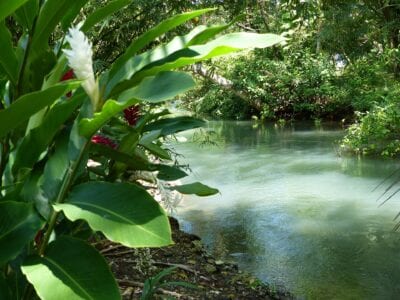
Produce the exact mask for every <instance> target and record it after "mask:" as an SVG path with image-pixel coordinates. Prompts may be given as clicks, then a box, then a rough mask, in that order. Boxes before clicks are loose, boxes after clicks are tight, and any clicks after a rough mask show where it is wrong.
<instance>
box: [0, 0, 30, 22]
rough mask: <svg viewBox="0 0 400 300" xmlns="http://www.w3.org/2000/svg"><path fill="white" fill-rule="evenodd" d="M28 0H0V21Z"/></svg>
mask: <svg viewBox="0 0 400 300" xmlns="http://www.w3.org/2000/svg"><path fill="white" fill-rule="evenodd" d="M27 1H28V0H11V1H10V0H0V21H2V20H4V19H5V18H6V17H7V16H9V15H11V14H12V13H13V12H14V11H15V10H17V9H18V7H20V6H21V5H23V4H24V3H25V2H27Z"/></svg>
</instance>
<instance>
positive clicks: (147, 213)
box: [53, 182, 172, 247]
mask: <svg viewBox="0 0 400 300" xmlns="http://www.w3.org/2000/svg"><path fill="white" fill-rule="evenodd" d="M53 207H54V209H55V210H56V211H61V210H62V211H63V212H64V214H65V215H66V217H67V218H68V219H70V220H71V221H76V220H80V219H82V220H85V221H86V222H87V223H88V224H89V226H90V227H91V228H92V229H93V230H96V231H101V232H103V234H104V235H105V236H106V237H107V238H108V239H110V240H111V241H114V242H118V243H121V244H123V245H125V246H128V247H161V246H166V245H169V244H171V243H172V240H171V230H170V226H169V221H168V217H167V215H166V214H165V211H164V210H163V209H162V208H161V207H160V205H159V204H158V203H157V201H155V200H154V199H153V198H152V197H151V196H150V195H149V194H148V193H147V192H146V191H145V190H144V189H143V188H141V187H139V186H136V185H133V184H127V183H107V182H90V183H85V184H82V185H78V186H76V187H75V188H74V189H73V190H72V192H71V193H70V195H69V197H68V198H67V200H66V202H65V203H62V204H55V205H54V206H53Z"/></svg>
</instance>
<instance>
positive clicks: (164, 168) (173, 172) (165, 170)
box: [156, 165, 188, 181]
mask: <svg viewBox="0 0 400 300" xmlns="http://www.w3.org/2000/svg"><path fill="white" fill-rule="evenodd" d="M156 168H157V170H158V171H159V172H158V175H157V178H158V179H161V180H167V181H171V180H178V179H181V178H183V177H186V176H187V175H188V174H187V173H186V172H184V171H182V170H181V169H180V168H179V167H175V166H168V165H156Z"/></svg>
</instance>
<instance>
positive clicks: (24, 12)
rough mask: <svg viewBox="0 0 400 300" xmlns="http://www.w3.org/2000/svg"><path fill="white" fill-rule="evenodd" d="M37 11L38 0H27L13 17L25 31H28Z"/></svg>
mask: <svg viewBox="0 0 400 300" xmlns="http://www.w3.org/2000/svg"><path fill="white" fill-rule="evenodd" d="M38 11H39V0H28V2H26V3H25V4H24V5H22V6H21V7H20V8H19V9H18V10H17V11H16V12H15V14H14V17H15V19H16V20H17V22H18V24H19V25H21V26H22V27H23V28H24V29H25V30H26V31H30V30H31V29H32V25H33V21H34V20H35V17H36V15H37V13H38Z"/></svg>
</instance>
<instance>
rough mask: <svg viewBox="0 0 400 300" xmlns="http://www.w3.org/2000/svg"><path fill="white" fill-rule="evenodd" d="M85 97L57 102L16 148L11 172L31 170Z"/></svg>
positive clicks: (80, 96)
mask: <svg viewBox="0 0 400 300" xmlns="http://www.w3.org/2000/svg"><path fill="white" fill-rule="evenodd" d="M84 98H85V95H79V96H76V97H73V98H72V99H70V100H68V101H63V102H59V103H57V104H56V105H54V106H53V107H52V109H51V110H50V111H49V112H48V113H47V115H46V116H45V118H44V119H43V122H42V124H41V125H40V126H38V127H36V128H34V129H32V130H31V131H30V132H29V134H28V135H27V136H26V137H25V138H24V139H23V140H22V142H21V144H20V146H19V147H18V148H17V154H16V157H15V162H14V165H13V172H14V173H16V172H17V171H18V170H19V169H21V168H31V167H32V166H33V164H34V163H35V162H36V161H37V160H38V159H39V157H40V154H41V153H42V152H43V151H45V150H46V149H47V147H48V146H49V145H50V143H51V142H52V140H53V138H54V136H55V135H56V134H57V132H59V130H60V129H61V126H62V125H63V124H64V122H65V121H66V120H68V119H69V118H70V117H71V114H72V113H73V112H74V111H75V110H76V109H77V108H78V106H80V105H81V104H82V101H83V99H84Z"/></svg>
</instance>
